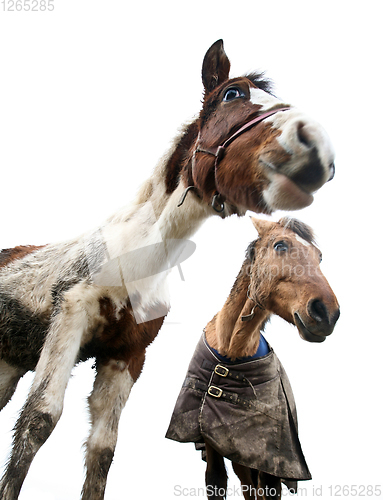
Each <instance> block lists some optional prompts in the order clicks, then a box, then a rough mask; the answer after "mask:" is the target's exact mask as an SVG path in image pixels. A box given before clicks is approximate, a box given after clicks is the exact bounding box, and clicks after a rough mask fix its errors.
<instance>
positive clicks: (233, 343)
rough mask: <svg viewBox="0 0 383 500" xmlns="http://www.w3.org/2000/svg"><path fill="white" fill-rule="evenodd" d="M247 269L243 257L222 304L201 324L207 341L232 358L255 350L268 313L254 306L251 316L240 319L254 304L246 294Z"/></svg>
mask: <svg viewBox="0 0 383 500" xmlns="http://www.w3.org/2000/svg"><path fill="white" fill-rule="evenodd" d="M247 269H248V266H247V263H246V261H245V263H244V264H243V266H242V269H241V271H240V273H239V275H238V276H237V279H236V281H235V283H234V285H233V288H232V290H231V292H230V295H229V297H228V298H227V300H226V302H225V305H224V306H223V308H222V309H221V310H220V311H219V313H218V314H216V315H215V316H214V318H213V319H212V320H211V321H210V323H208V325H207V326H206V328H205V332H206V340H207V342H208V344H209V345H210V346H211V347H213V348H214V349H216V350H217V351H218V352H219V353H220V354H222V355H224V356H227V357H229V358H231V359H232V360H234V359H236V358H242V357H246V356H251V355H253V354H254V353H255V352H256V351H257V349H258V345H259V339H260V333H261V330H262V328H263V325H264V323H265V321H266V320H267V319H268V317H269V316H270V314H269V313H268V312H267V311H265V310H263V309H260V308H258V307H256V308H255V309H254V311H253V312H254V317H253V318H252V319H251V320H250V321H242V316H246V315H249V314H250V313H251V312H252V310H253V308H254V305H255V304H254V302H253V301H252V300H251V299H250V298H249V297H248V296H247V290H248V286H249V283H250V277H249V276H248V275H247V272H246V270H247Z"/></svg>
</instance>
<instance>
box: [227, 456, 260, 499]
mask: <svg viewBox="0 0 383 500" xmlns="http://www.w3.org/2000/svg"><path fill="white" fill-rule="evenodd" d="M232 466H233V470H234V472H235V473H236V475H237V476H238V479H239V480H240V481H241V491H242V494H243V496H244V497H245V500H256V498H257V497H256V495H255V492H256V487H257V481H255V483H254V476H253V474H254V473H256V472H257V471H255V470H254V469H250V467H245V466H244V465H240V464H237V463H235V462H232Z"/></svg>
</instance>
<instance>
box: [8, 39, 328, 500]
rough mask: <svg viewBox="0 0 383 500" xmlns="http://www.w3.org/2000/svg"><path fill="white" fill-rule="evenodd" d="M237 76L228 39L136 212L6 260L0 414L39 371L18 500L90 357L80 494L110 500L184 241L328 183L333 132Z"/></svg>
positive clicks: (15, 465) (21, 450)
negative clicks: (126, 420) (209, 226)
mask: <svg viewBox="0 0 383 500" xmlns="http://www.w3.org/2000/svg"><path fill="white" fill-rule="evenodd" d="M229 69H230V62H229V59H228V58H227V56H226V53H225V52H224V50H223V43H222V41H221V40H219V41H218V42H216V43H215V44H213V45H212V47H211V48H210V49H209V50H208V51H207V53H206V55H205V58H204V61H203V66H202V80H203V84H204V99H203V107H202V110H201V112H200V113H199V116H198V117H197V118H196V119H195V120H194V121H193V122H192V123H189V124H188V125H187V126H185V127H184V129H183V131H182V133H181V134H180V136H179V137H178V138H177V139H176V140H175V142H174V145H173V147H172V149H171V150H170V151H169V153H168V154H167V155H166V156H165V157H164V158H163V159H162V160H161V161H160V163H159V165H158V166H157V168H156V169H155V170H154V173H153V175H152V176H151V177H150V178H149V179H148V180H147V181H146V182H145V183H144V185H143V186H142V188H141V190H140V191H139V193H138V195H137V198H136V200H135V201H134V202H133V203H132V204H131V205H130V206H128V207H127V208H125V209H123V210H121V211H120V212H118V213H116V214H115V215H113V216H112V217H111V218H110V219H109V220H107V221H106V223H105V224H103V225H102V226H100V227H99V228H98V229H97V230H96V231H90V232H89V233H87V234H85V235H82V236H81V237H80V238H77V239H74V240H72V241H68V242H64V243H61V244H55V245H53V244H50V245H46V246H44V247H35V246H21V247H17V248H14V249H8V250H4V251H3V252H2V253H1V254H0V409H1V408H2V407H3V406H5V405H6V404H7V402H8V401H9V399H10V398H11V396H12V394H13V392H14V390H15V388H16V385H17V383H18V381H19V379H20V377H22V376H23V375H24V374H25V373H26V372H27V371H29V370H35V372H36V374H35V378H34V382H33V385H32V387H31V391H30V394H29V396H28V399H27V401H26V403H25V406H24V408H23V410H22V412H21V414H20V418H19V419H18V421H17V423H16V426H15V431H14V440H13V448H12V453H11V456H10V459H9V462H8V466H7V468H6V471H5V474H4V476H3V478H2V481H1V483H0V497H1V498H2V500H14V499H16V498H17V497H18V495H19V491H20V489H21V487H22V484H23V481H24V478H25V476H26V474H27V472H28V469H29V467H30V464H31V462H32V460H33V458H34V456H35V454H36V453H37V451H38V450H39V448H40V446H41V445H42V444H43V443H44V442H45V440H46V439H47V438H48V437H49V435H50V434H51V432H52V430H53V429H54V427H55V425H56V424H57V422H58V420H59V418H60V416H61V413H62V410H63V400H64V393H65V390H66V386H67V382H68V380H69V377H70V374H71V371H72V368H73V366H74V365H75V364H76V363H77V362H78V361H81V360H85V359H88V358H92V357H93V358H95V360H96V362H95V366H96V370H97V374H96V379H95V383H94V388H93V392H92V394H91V396H90V398H89V408H90V413H91V423H92V428H91V432H90V436H89V438H88V441H87V446H86V450H87V451H86V468H87V473H86V479H85V483H84V487H83V493H82V498H83V499H84V500H85V499H87V500H100V499H102V498H104V489H105V486H106V478H107V474H108V470H109V467H110V465H111V463H112V459H113V454H114V449H115V446H116V441H117V430H118V422H119V418H120V415H121V412H122V409H123V408H124V406H125V404H126V401H127V399H128V397H129V394H130V390H131V388H132V386H133V384H134V383H135V382H136V380H137V379H138V377H139V375H140V373H141V370H142V367H143V364H144V360H145V351H146V348H147V346H148V345H149V344H150V343H151V342H152V341H153V339H154V338H155V337H156V335H157V333H158V331H159V329H160V328H161V325H162V323H163V320H164V317H165V316H166V314H167V312H168V309H169V298H168V294H167V287H166V280H165V278H166V274H167V272H168V270H169V268H170V267H172V266H173V265H175V264H177V263H179V262H180V259H181V257H182V256H183V255H184V251H183V247H184V245H185V240H186V239H187V238H189V237H190V236H191V235H192V234H193V233H194V232H195V231H196V230H197V229H198V227H199V226H200V225H201V224H202V223H203V222H204V221H205V220H206V219H207V218H208V217H210V216H212V215H217V214H218V215H219V216H221V217H226V216H229V215H231V214H237V215H243V214H244V213H245V212H246V210H248V209H250V210H253V211H257V212H263V213H271V212H272V211H273V210H276V209H297V208H302V207H304V206H307V205H309V204H310V203H311V202H312V199H313V197H312V193H313V192H314V191H316V190H317V189H319V188H320V187H321V186H323V184H324V183H326V182H327V181H328V180H330V179H331V178H332V176H333V174H334V164H333V160H334V158H333V152H332V148H331V145H330V143H329V140H328V138H327V135H326V133H325V132H324V131H323V129H322V128H321V127H320V126H319V125H318V124H317V123H315V122H314V121H312V120H311V119H309V118H308V117H307V116H305V115H304V114H302V113H301V112H300V111H298V110H297V109H295V108H293V107H291V106H290V105H288V104H286V103H285V102H282V101H280V100H278V99H277V98H275V97H274V96H273V95H272V94H271V93H270V85H269V82H268V81H266V80H265V79H264V78H263V77H262V75H260V74H255V73H254V74H250V75H247V76H244V77H240V78H232V79H229ZM176 84H177V82H174V85H176ZM148 113H150V114H152V111H151V110H150V109H148ZM144 160H145V151H142V161H144ZM132 168H137V166H136V165H134V166H132ZM127 180H128V179H127ZM189 253H190V252H189ZM182 258H184V257H182ZM181 260H182V259H181Z"/></svg>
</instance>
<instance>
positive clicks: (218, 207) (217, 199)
mask: <svg viewBox="0 0 383 500" xmlns="http://www.w3.org/2000/svg"><path fill="white" fill-rule="evenodd" d="M289 109H291V108H290V107H283V108H277V109H272V110H270V111H266V113H263V114H262V115H259V116H257V117H256V118H253V119H252V120H250V121H249V122H247V123H245V124H244V125H243V126H242V127H241V128H240V129H239V130H237V132H234V134H232V135H231V136H230V137H229V138H228V139H226V141H224V142H223V143H222V144H221V145H219V146H218V147H217V148H215V149H203V148H200V147H199V145H198V143H199V140H200V137H199V135H198V139H197V146H196V148H195V150H194V151H193V155H192V171H193V169H194V164H195V155H196V153H206V154H209V155H212V156H214V157H215V161H214V179H215V180H216V179H217V168H218V163H219V162H220V161H221V160H222V158H223V156H224V154H225V149H226V148H227V146H229V145H230V144H231V143H232V142H233V141H234V140H235V139H237V137H239V136H240V135H242V134H243V133H244V132H247V131H248V130H249V129H251V128H252V127H254V126H255V125H257V124H258V123H260V122H262V121H263V120H265V119H266V118H268V117H269V116H272V115H275V113H279V111H288V110H289ZM215 184H217V183H215ZM191 189H197V188H196V187H195V186H189V187H188V188H187V189H186V190H185V191H184V193H183V195H182V197H181V199H180V201H179V203H178V205H177V206H178V207H180V206H181V205H182V204H183V202H184V201H185V198H186V195H187V194H188V192H189V191H190V190H191ZM211 206H212V208H213V209H214V210H215V211H216V212H218V213H221V212H223V210H224V209H225V198H224V197H223V196H222V195H221V194H220V193H218V191H217V192H216V194H215V195H214V196H213V199H212V202H211Z"/></svg>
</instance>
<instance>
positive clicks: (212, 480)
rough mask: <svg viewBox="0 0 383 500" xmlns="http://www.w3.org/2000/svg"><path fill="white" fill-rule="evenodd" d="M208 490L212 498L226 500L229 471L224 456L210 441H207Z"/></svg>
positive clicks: (206, 477) (206, 475) (208, 495)
mask: <svg viewBox="0 0 383 500" xmlns="http://www.w3.org/2000/svg"><path fill="white" fill-rule="evenodd" d="M205 445H206V462H207V466H206V474H205V481H206V492H207V497H208V498H209V499H211V500H224V499H225V498H226V489H227V473H226V467H225V462H224V459H223V457H222V455H220V454H219V453H218V451H216V450H215V449H214V448H213V447H212V446H211V445H210V444H209V443H206V442H205Z"/></svg>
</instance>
